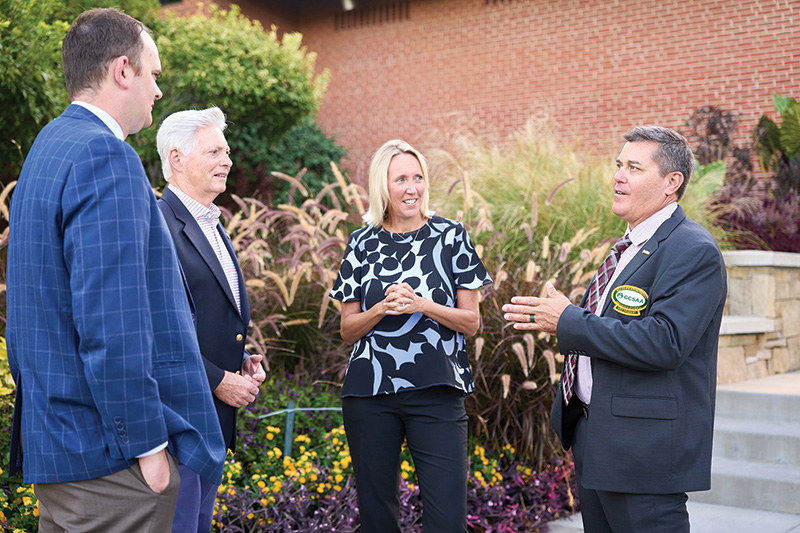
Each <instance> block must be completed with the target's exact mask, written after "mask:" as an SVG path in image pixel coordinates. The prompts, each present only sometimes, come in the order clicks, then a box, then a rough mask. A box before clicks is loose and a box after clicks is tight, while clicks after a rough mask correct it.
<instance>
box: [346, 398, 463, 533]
mask: <svg viewBox="0 0 800 533" xmlns="http://www.w3.org/2000/svg"><path fill="white" fill-rule="evenodd" d="M342 411H343V415H344V427H345V432H346V433H347V442H348V445H349V446H350V456H351V457H352V460H353V471H354V474H355V479H356V489H357V492H358V508H359V513H360V518H361V531H362V533H392V532H397V533H399V532H400V526H399V517H400V498H399V485H400V449H401V447H402V445H403V439H404V438H405V439H406V441H407V442H408V447H409V449H410V451H411V456H412V457H413V459H414V466H415V469H416V473H417V479H418V481H419V487H420V494H421V496H422V526H423V529H424V530H425V533H445V532H447V533H450V532H452V533H464V532H465V531H466V530H467V529H466V528H467V468H468V465H467V414H466V411H465V409H464V393H463V392H461V391H459V390H457V389H455V388H452V387H432V388H430V389H425V390H419V391H408V392H401V393H399V394H386V395H380V396H375V397H371V398H344V399H343V400H342Z"/></svg>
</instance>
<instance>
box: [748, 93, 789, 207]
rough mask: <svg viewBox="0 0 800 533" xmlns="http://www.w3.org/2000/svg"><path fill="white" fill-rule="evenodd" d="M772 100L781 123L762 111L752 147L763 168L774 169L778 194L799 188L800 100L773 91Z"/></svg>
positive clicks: (769, 170) (774, 180) (774, 179)
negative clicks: (799, 101)
mask: <svg viewBox="0 0 800 533" xmlns="http://www.w3.org/2000/svg"><path fill="white" fill-rule="evenodd" d="M772 104H773V106H774V107H775V110H776V111H777V112H778V113H779V114H780V115H781V125H780V126H778V125H777V124H776V123H775V122H774V121H773V120H772V119H770V118H769V117H767V116H766V115H762V116H761V120H759V122H758V125H757V126H756V129H755V131H754V132H753V140H754V142H753V148H754V149H755V151H756V154H757V155H758V159H759V161H760V163H761V168H762V169H763V170H764V172H765V173H767V172H771V173H773V182H774V187H773V189H774V190H775V193H776V194H778V195H783V194H786V193H787V192H789V191H790V190H793V191H795V192H800V103H798V102H797V100H795V99H794V98H789V97H787V96H781V95H779V94H773V95H772Z"/></svg>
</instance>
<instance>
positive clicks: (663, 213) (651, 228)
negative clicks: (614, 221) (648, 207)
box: [626, 202, 678, 246]
mask: <svg viewBox="0 0 800 533" xmlns="http://www.w3.org/2000/svg"><path fill="white" fill-rule="evenodd" d="M676 209H678V203H677V202H672V203H670V204H669V205H667V206H665V207H662V208H661V209H659V210H658V211H656V212H655V213H653V214H652V215H650V216H649V217H647V218H646V219H644V220H643V221H642V222H641V223H640V224H639V225H638V226H636V227H635V228H633V229H631V227H630V225H628V230H627V232H626V233H627V235H628V236H629V237H630V239H631V242H632V243H633V244H634V245H635V246H641V245H643V244H644V243H646V242H647V241H648V240H649V239H650V237H652V236H653V235H654V234H655V232H656V230H658V228H659V227H660V226H661V224H663V223H664V222H665V221H666V220H667V219H669V217H671V216H672V214H673V213H674V212H675V210H676Z"/></svg>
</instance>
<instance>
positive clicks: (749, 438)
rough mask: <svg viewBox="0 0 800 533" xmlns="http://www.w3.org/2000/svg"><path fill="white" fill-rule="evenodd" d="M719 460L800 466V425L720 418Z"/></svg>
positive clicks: (716, 441)
mask: <svg viewBox="0 0 800 533" xmlns="http://www.w3.org/2000/svg"><path fill="white" fill-rule="evenodd" d="M717 457H719V458H722V459H733V460H737V461H752V462H757V463H776V464H786V465H795V466H800V424H787V423H780V422H774V421H764V420H749V419H742V418H729V417H717V418H716V420H715V422H714V458H715V459H716V458H717ZM798 497H800V496H798Z"/></svg>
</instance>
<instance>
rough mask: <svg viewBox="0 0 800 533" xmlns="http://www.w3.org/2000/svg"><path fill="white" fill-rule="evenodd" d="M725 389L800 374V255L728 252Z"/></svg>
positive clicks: (722, 358) (721, 371) (722, 360)
mask: <svg viewBox="0 0 800 533" xmlns="http://www.w3.org/2000/svg"><path fill="white" fill-rule="evenodd" d="M724 256H725V264H726V266H727V269H728V301H727V303H726V305H725V317H724V318H723V322H722V329H721V331H720V339H719V341H720V342H719V362H718V370H717V382H718V383H719V384H720V385H723V384H728V383H736V382H738V381H744V380H747V379H756V378H761V377H764V376H768V375H771V374H782V373H784V372H789V371H792V370H798V369H800V254H792V253H784V252H762V251H757V250H743V251H733V252H724Z"/></svg>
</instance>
